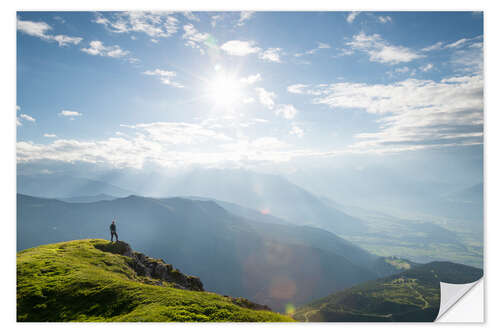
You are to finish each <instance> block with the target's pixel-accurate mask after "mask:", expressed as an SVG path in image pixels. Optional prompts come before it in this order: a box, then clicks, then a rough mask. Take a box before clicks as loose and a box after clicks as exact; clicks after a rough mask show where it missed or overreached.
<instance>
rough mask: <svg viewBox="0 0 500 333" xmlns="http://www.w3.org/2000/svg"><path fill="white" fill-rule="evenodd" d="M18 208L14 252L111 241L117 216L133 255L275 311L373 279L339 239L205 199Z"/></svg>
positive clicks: (26, 200) (24, 204)
mask: <svg viewBox="0 0 500 333" xmlns="http://www.w3.org/2000/svg"><path fill="white" fill-rule="evenodd" d="M17 209H18V210H17V230H18V232H17V244H18V250H21V249H25V248H29V247H33V246H37V245H40V244H47V243H54V242H60V241H67V240H71V239H81V238H101V237H109V236H108V235H109V234H108V233H109V231H108V226H109V224H110V221H111V219H113V218H116V219H117V224H118V235H119V237H120V239H121V240H131V241H133V243H134V247H136V248H137V249H138V250H139V251H141V252H145V253H149V254H151V255H152V256H154V257H158V258H163V259H168V262H169V263H171V264H173V265H174V266H176V267H179V268H180V269H181V270H183V271H188V272H190V273H192V274H195V275H197V276H199V277H200V278H201V279H202V280H203V282H204V284H205V287H206V289H207V290H211V291H215V292H217V293H220V294H225V295H231V296H238V297H239V296H241V297H245V298H248V299H250V300H252V301H255V302H258V303H264V304H267V305H269V306H270V307H271V308H272V309H273V310H275V311H284V309H285V306H286V304H288V303H293V304H305V303H307V302H310V301H312V300H313V299H316V298H319V297H321V296H323V295H327V294H330V293H332V292H334V291H337V290H341V289H343V288H346V287H349V286H352V285H354V284H356V283H360V282H363V281H367V280H370V279H374V278H376V277H377V275H376V274H375V273H373V272H372V271H371V270H370V269H368V268H367V266H370V267H371V264H370V263H371V261H372V258H373V260H375V258H376V257H374V256H371V255H370V254H369V253H367V252H365V251H363V250H362V249H360V248H358V247H356V246H355V245H353V244H351V243H349V242H347V241H345V240H343V239H342V238H340V237H337V236H335V235H333V234H331V233H329V232H326V231H322V230H320V229H316V228H310V227H298V226H286V225H273V224H266V223H259V222H255V221H251V220H247V219H243V218H241V217H238V216H235V215H232V214H229V213H228V212H227V211H226V210H224V209H223V208H221V207H220V206H218V205H217V204H215V203H214V202H210V201H197V200H187V199H182V198H169V199H152V198H143V197H137V196H130V197H127V198H123V199H116V200H111V201H100V202H94V203H66V202H62V201H59V200H53V199H41V198H35V197H29V196H24V195H18V207H17ZM363 263H367V265H366V266H365V265H363ZM368 264H370V265H368ZM283 286H285V287H283Z"/></svg>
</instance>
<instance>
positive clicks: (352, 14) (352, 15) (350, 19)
mask: <svg viewBox="0 0 500 333" xmlns="http://www.w3.org/2000/svg"><path fill="white" fill-rule="evenodd" d="M358 15H359V12H350V13H349V15H347V19H346V20H347V22H349V23H352V22H354V20H355V19H356V16H358Z"/></svg>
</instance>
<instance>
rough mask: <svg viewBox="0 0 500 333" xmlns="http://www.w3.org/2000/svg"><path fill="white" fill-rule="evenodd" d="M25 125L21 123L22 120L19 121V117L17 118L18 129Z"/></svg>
mask: <svg viewBox="0 0 500 333" xmlns="http://www.w3.org/2000/svg"><path fill="white" fill-rule="evenodd" d="M22 125H23V123H22V122H21V120H20V119H19V117H16V127H17V126H22Z"/></svg>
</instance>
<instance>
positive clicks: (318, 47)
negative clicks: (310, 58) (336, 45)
mask: <svg viewBox="0 0 500 333" xmlns="http://www.w3.org/2000/svg"><path fill="white" fill-rule="evenodd" d="M317 44H318V46H317V47H316V48H314V49H311V50H308V51H305V52H304V53H295V54H294V56H295V57H302V56H304V55H306V54H315V53H316V52H318V51H319V50H321V49H330V48H331V46H330V45H329V44H327V43H323V42H317Z"/></svg>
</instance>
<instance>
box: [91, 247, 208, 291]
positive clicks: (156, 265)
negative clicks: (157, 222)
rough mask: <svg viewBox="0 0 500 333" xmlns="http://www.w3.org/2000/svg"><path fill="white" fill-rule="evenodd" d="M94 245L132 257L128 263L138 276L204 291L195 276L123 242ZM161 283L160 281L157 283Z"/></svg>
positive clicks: (182, 287) (177, 286) (102, 249)
mask: <svg viewBox="0 0 500 333" xmlns="http://www.w3.org/2000/svg"><path fill="white" fill-rule="evenodd" d="M95 247H96V248H97V249H99V250H101V251H105V252H111V253H114V254H120V255H123V256H126V257H129V258H131V259H132V261H131V262H129V263H128V265H129V266H130V267H131V268H132V269H133V270H134V271H135V272H136V273H137V275H139V276H145V277H148V278H153V279H158V280H161V281H166V282H170V283H173V284H174V287H176V288H180V289H187V290H194V291H204V289H203V283H202V282H201V280H200V279H199V278H198V277H196V276H189V275H185V274H183V273H181V272H180V271H179V270H177V269H174V268H173V267H172V265H169V264H166V263H165V262H164V261H163V260H162V259H153V258H150V257H148V256H147V255H145V254H143V253H140V252H135V251H133V250H132V248H131V247H130V245H128V244H127V243H125V242H121V241H118V242H115V243H112V242H110V243H108V244H96V245H95ZM159 285H161V282H160V283H159Z"/></svg>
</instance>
